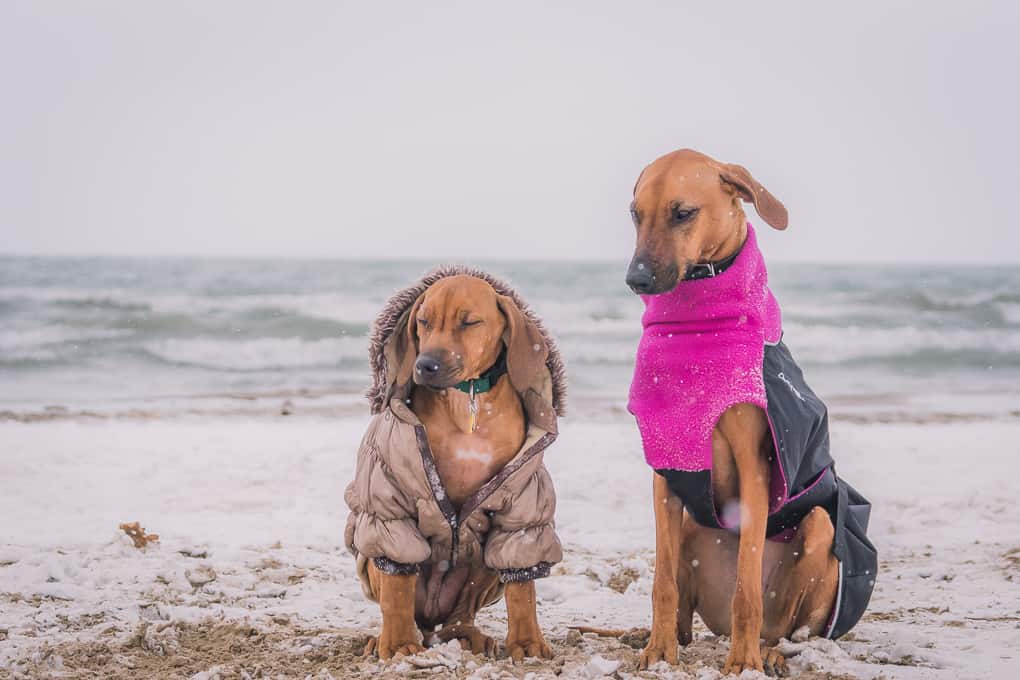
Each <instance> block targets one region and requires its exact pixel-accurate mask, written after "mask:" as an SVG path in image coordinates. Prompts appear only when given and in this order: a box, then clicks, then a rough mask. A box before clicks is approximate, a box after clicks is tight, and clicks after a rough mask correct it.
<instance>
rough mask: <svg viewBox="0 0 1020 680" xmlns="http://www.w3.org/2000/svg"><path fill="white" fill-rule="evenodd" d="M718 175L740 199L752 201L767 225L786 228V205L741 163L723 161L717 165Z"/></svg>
mask: <svg viewBox="0 0 1020 680" xmlns="http://www.w3.org/2000/svg"><path fill="white" fill-rule="evenodd" d="M719 177H720V178H721V179H722V181H723V182H725V183H726V184H729V185H730V186H732V187H733V188H735V189H736V190H737V193H738V194H740V197H741V198H742V199H744V200H745V201H747V202H749V203H754V209H755V210H756V211H757V212H758V214H759V215H761V218H762V219H763V220H765V221H766V222H767V223H768V224H769V226H771V227H773V228H775V229H779V230H782V229H786V227H787V225H788V224H789V215H788V214H787V212H786V206H784V205H783V204H782V202H780V200H779V199H778V198H776V197H775V196H773V195H772V194H770V193H769V190H768V189H766V188H765V187H763V186H762V185H761V183H760V182H759V181H758V180H756V179H755V178H754V177H752V176H751V173H750V172H748V171H747V168H745V167H743V166H742V165H735V164H727V163H723V164H720V167H719Z"/></svg>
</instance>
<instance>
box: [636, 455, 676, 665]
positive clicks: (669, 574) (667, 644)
mask: <svg viewBox="0 0 1020 680" xmlns="http://www.w3.org/2000/svg"><path fill="white" fill-rule="evenodd" d="M652 478H653V481H652V498H653V502H654V503H655V577H654V580H653V581H652V633H651V636H650V637H649V639H648V645H647V646H646V647H645V648H644V649H643V650H642V651H641V658H640V659H639V660H638V669H640V670H643V669H645V668H648V667H649V666H651V665H652V664H656V663H658V662H659V661H666V662H667V663H671V664H677V663H679V661H680V656H679V654H678V653H677V613H678V611H679V609H680V584H679V582H678V578H679V576H680V530H681V527H682V525H683V504H682V503H681V502H680V499H679V498H678V497H677V495H676V494H674V493H673V492H672V491H670V490H669V485H668V484H667V483H666V479H665V478H664V477H663V476H662V475H659V474H655V473H653V474H652Z"/></svg>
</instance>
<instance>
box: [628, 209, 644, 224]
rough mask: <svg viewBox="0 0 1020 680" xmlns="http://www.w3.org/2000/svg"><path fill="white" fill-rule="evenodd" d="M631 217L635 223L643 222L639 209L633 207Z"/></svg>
mask: <svg viewBox="0 0 1020 680" xmlns="http://www.w3.org/2000/svg"><path fill="white" fill-rule="evenodd" d="M630 219H631V221H633V222H634V224H640V222H641V215H638V211H637V209H636V208H631V209H630Z"/></svg>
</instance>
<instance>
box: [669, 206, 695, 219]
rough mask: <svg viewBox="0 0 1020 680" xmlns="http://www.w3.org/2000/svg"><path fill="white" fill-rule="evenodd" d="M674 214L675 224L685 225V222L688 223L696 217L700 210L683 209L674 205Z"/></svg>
mask: <svg viewBox="0 0 1020 680" xmlns="http://www.w3.org/2000/svg"><path fill="white" fill-rule="evenodd" d="M672 212H673V214H672V218H673V224H683V223H684V222H687V221H689V220H690V219H691V218H692V217H694V216H695V215H696V214H697V213H698V209H697V208H681V207H680V206H678V205H674V206H673V211H672Z"/></svg>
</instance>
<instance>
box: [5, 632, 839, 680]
mask: <svg viewBox="0 0 1020 680" xmlns="http://www.w3.org/2000/svg"><path fill="white" fill-rule="evenodd" d="M117 637H118V636H115V635H113V634H108V635H107V636H105V638H104V636H103V635H100V636H99V637H98V638H95V639H92V640H90V641H78V642H62V643H59V644H56V645H52V646H50V645H45V646H43V647H42V648H41V649H39V650H38V651H37V652H36V653H35V654H33V655H32V658H31V659H25V660H23V662H22V663H20V664H19V665H18V666H17V667H16V668H15V670H14V674H15V675H14V677H27V678H36V677H65V678H83V679H84V678H88V679H93V678H110V679H111V680H120V679H123V680H128V679H130V680H148V679H156V678H160V679H168V680H174V679H177V678H193V679H195V680H234V679H238V680H240V679H249V678H250V679H256V678H273V679H277V678H312V679H314V680H326V679H328V678H337V679H339V678H375V679H377V680H396V679H397V678H443V679H446V678H451V679H452V678H457V679H468V678H470V679H472V680H490V679H492V680H496V679H499V680H504V679H510V678H525V677H530V678H533V679H534V680H540V679H542V678H555V677H564V678H595V677H604V676H603V671H608V672H607V673H605V676H608V677H613V678H623V677H628V676H632V677H637V678H663V677H669V678H675V679H677V680H683V679H686V678H702V677H718V676H717V674H716V673H711V670H717V669H719V668H721V667H722V664H723V662H724V660H725V658H726V654H727V651H728V644H727V642H726V641H725V640H724V639H722V638H716V637H714V636H711V635H705V636H701V637H699V639H697V640H696V641H695V642H694V643H692V644H691V645H689V646H688V647H686V648H682V649H681V653H680V656H681V663H680V665H679V666H677V667H669V666H666V665H665V664H659V665H658V666H656V667H654V668H653V669H651V670H648V671H642V672H638V671H637V662H638V654H639V652H640V649H641V647H642V646H643V645H644V644H645V642H646V641H647V630H643V629H634V630H632V631H629V632H628V634H627V635H625V636H624V637H623V638H622V639H619V640H618V639H615V638H603V637H597V636H595V635H594V634H585V635H581V634H579V633H577V632H576V631H569V632H568V633H567V635H565V636H563V637H559V638H555V637H553V638H550V640H549V641H550V643H551V644H552V647H553V650H554V652H555V658H553V659H551V660H548V661H545V660H542V661H540V660H536V659H529V660H527V661H526V662H525V663H524V664H521V665H513V664H512V663H511V662H510V661H509V660H508V659H493V658H487V657H484V656H480V655H474V654H470V653H469V652H466V651H461V650H459V649H452V648H451V647H450V646H449V645H447V646H445V648H443V647H441V648H433V649H431V650H428V651H427V652H426V653H424V654H422V655H419V656H417V657H411V658H405V657H401V658H398V659H394V660H391V661H389V662H385V663H383V662H380V661H378V659H376V658H374V657H371V658H366V657H363V656H362V655H361V651H362V649H363V648H364V645H365V643H366V641H367V638H368V635H367V634H366V633H365V632H364V631H357V630H316V629H305V628H301V627H300V626H294V625H290V624H289V622H288V623H285V624H282V625H274V626H271V627H268V628H260V627H254V626H250V625H245V624H240V623H224V622H222V621H219V620H212V619H210V620H206V621H203V622H200V623H196V624H187V623H179V622H160V623H150V624H147V625H142V626H139V627H138V629H137V630H136V631H134V633H133V634H131V635H128V636H119V639H117ZM593 659H594V661H593ZM706 672H708V673H706ZM797 677H798V678H804V679H805V680H852V678H851V676H847V675H835V674H831V673H826V672H820V671H814V670H810V669H809V670H806V671H804V672H801V673H798V674H797Z"/></svg>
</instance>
